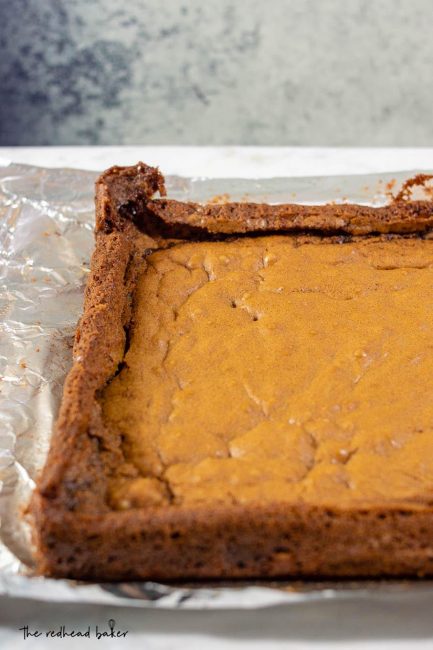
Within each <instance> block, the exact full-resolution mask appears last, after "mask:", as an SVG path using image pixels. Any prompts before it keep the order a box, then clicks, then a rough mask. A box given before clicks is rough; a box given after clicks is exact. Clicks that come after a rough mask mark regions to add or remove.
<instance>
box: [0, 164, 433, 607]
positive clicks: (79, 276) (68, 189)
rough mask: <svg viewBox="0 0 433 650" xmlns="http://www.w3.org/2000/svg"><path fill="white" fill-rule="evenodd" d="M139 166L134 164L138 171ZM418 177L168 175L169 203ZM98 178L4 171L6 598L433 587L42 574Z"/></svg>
mask: <svg viewBox="0 0 433 650" xmlns="http://www.w3.org/2000/svg"><path fill="white" fill-rule="evenodd" d="M133 162H135V161H131V164H132V163H133ZM415 173H416V172H414V171H408V172H398V173H394V174H393V173H390V174H380V175H357V176H345V177H344V176H343V177H341V176H329V177H305V178H273V179H265V180H260V179H255V180H245V179H203V178H180V177H173V176H172V177H168V178H167V179H166V180H167V190H168V195H169V197H171V198H177V199H180V200H192V201H207V200H213V201H225V200H249V201H255V202H267V203H282V202H295V203H296V202H298V203H305V204H313V203H325V202H329V201H335V202H342V201H346V202H355V203H363V204H368V205H381V204H383V203H385V202H386V201H388V200H389V196H390V192H391V191H392V192H394V193H395V192H396V191H398V188H399V186H400V185H401V183H402V182H403V181H404V180H405V179H407V178H409V177H411V176H413V175H414V174H415ZM96 177H97V174H96V173H94V172H88V171H81V170H72V169H44V168H40V167H31V166H26V165H17V164H13V165H9V166H5V167H0V278H1V279H0V282H1V292H0V366H1V368H0V518H1V525H0V594H8V595H10V596H16V597H25V598H32V599H36V600H51V601H57V602H61V601H64V602H89V603H101V604H111V605H119V606H126V605H127V606H135V607H164V608H190V609H194V608H196V609H199V608H236V607H238V608H254V607H265V606H270V605H276V604H282V603H287V604H290V603H298V602H303V601H308V600H320V599H329V598H351V597H357V598H358V597H362V598H363V597H368V598H381V599H389V598H410V597H411V594H413V593H414V592H417V593H419V592H420V591H429V590H433V582H432V581H427V580H424V581H421V580H420V581H415V580H414V581H401V580H398V581H351V582H326V583H323V582H315V581H308V582H302V581H287V580H284V581H283V580H282V581H275V580H274V581H261V582H258V581H251V582H244V581H243V582H233V583H230V582H220V583H207V584H203V583H198V584H185V585H164V584H157V583H154V582H131V583H115V584H114V583H101V584H94V583H92V584H91V583H78V582H75V581H72V580H53V579H47V578H42V577H37V576H34V575H33V573H32V548H31V537H30V526H29V522H28V520H27V519H26V514H25V507H26V504H27V502H28V499H29V496H30V494H31V491H32V489H33V487H34V480H35V477H36V476H37V473H38V471H39V470H40V469H41V467H42V466H43V463H44V460H45V457H46V453H47V451H48V447H49V443H50V437H51V432H52V429H53V425H54V422H55V418H56V415H57V411H58V407H59V402H60V398H61V393H62V386H63V382H64V379H65V376H66V373H67V372H68V370H69V368H70V365H71V359H72V343H73V337H74V331H75V326H76V323H77V320H78V318H79V316H80V314H81V309H82V301H83V290H84V286H85V283H86V276H87V274H88V272H89V260H90V255H91V252H92V249H93V243H94V240H93V226H94V181H95V179H96Z"/></svg>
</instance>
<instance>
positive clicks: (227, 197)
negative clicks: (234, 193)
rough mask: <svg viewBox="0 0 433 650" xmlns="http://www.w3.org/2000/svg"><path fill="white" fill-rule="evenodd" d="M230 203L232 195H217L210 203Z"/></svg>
mask: <svg viewBox="0 0 433 650" xmlns="http://www.w3.org/2000/svg"><path fill="white" fill-rule="evenodd" d="M229 201H230V194H227V193H225V194H215V196H213V197H212V198H211V199H209V201H208V203H228V202H229Z"/></svg>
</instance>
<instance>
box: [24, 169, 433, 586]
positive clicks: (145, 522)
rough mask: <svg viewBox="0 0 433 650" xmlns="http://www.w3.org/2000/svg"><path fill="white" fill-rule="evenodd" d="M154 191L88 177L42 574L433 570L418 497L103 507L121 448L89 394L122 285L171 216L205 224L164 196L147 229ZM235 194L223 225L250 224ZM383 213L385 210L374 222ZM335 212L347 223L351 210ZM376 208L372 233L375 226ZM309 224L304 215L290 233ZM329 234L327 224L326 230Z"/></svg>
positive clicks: (126, 310)
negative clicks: (88, 249) (90, 197)
mask: <svg viewBox="0 0 433 650" xmlns="http://www.w3.org/2000/svg"><path fill="white" fill-rule="evenodd" d="M157 190H159V191H160V192H161V193H162V194H163V193H164V184H163V178H162V176H161V175H160V174H159V172H158V171H157V170H155V169H153V168H149V167H147V166H146V165H143V164H142V163H140V164H139V165H137V166H135V167H129V168H117V167H116V168H111V169H110V170H107V172H105V173H104V174H102V176H101V177H100V178H99V179H98V181H97V183H96V229H95V230H96V243H95V251H94V253H93V256H92V262H91V273H90V275H89V280H88V283H87V287H86V292H85V301H84V309H83V315H82V317H81V319H80V322H79V324H78V326H77V331H76V337H75V344H74V352H73V355H74V362H73V366H72V369H71V371H70V372H69V374H68V377H67V379H66V381H65V386H64V393H63V399H62V403H61V407H60V412H59V416H58V420H57V424H56V427H55V432H54V434H53V438H52V442H51V446H50V450H49V454H48V458H47V461H46V463H45V466H44V469H43V471H42V473H41V476H40V477H39V479H38V481H37V487H36V489H35V491H34V493H33V495H32V499H31V503H30V507H29V511H30V514H31V517H32V520H33V530H34V540H35V544H36V553H35V561H36V569H37V571H38V573H41V574H44V575H48V576H54V577H59V578H60V577H62V578H76V579H94V580H125V579H154V580H176V579H203V578H253V577H255V578H263V577H277V576H290V577H310V578H311V577H340V578H341V577H355V576H362V577H367V576H368V577H372V576H427V575H433V507H432V505H431V504H428V503H425V504H424V503H413V504H408V503H407V502H404V503H398V502H395V503H394V502H389V503H385V504H377V503H370V504H368V503H367V504H361V505H359V506H356V507H350V508H347V507H341V508H335V507H333V508H331V507H318V506H317V507H313V506H309V505H306V504H299V505H296V506H291V505H290V506H287V505H283V504H270V505H264V504H249V505H248V506H240V505H232V506H216V507H214V508H204V507H197V508H190V509H184V508H182V509H176V508H166V509H165V508H160V509H148V510H144V509H137V510H129V511H125V512H114V511H111V510H110V509H109V508H108V506H107V504H106V501H105V486H106V480H107V476H108V475H109V473H110V471H111V470H112V469H113V468H114V467H115V466H116V463H118V462H121V461H122V459H123V457H122V448H121V441H120V440H119V439H118V438H117V437H116V436H115V435H113V434H110V433H109V432H108V431H106V429H105V428H104V426H103V423H102V420H101V413H100V407H99V404H98V401H97V399H96V396H97V393H98V390H100V389H101V388H102V387H103V386H104V385H105V383H106V382H107V381H108V380H109V379H110V378H111V377H112V376H113V374H114V373H115V372H116V370H117V368H118V366H119V364H120V363H121V361H122V358H123V353H124V348H125V343H126V329H127V326H128V322H129V318H130V295H131V291H132V288H133V286H134V282H135V277H136V273H138V272H140V271H141V270H142V269H143V268H144V266H145V264H146V262H145V258H144V257H143V250H144V249H145V248H146V246H149V247H150V248H158V247H162V246H166V245H169V244H170V243H171V242H172V239H171V238H174V239H176V238H177V237H179V230H175V231H173V230H171V226H172V222H173V220H176V219H177V221H176V228H177V226H178V225H179V224H180V226H181V227H182V228H183V236H187V237H190V238H192V239H194V238H195V237H197V236H198V237H199V238H201V235H202V233H197V232H196V231H194V228H195V227H196V226H197V224H196V223H190V222H189V221H188V217H185V216H184V218H183V221H182V219H179V218H178V217H179V213H180V214H182V215H185V212H184V210H185V209H184V207H182V206H181V207H180V208H178V210H179V211H178V212H176V207H175V206H174V204H173V202H165V205H168V206H169V207H168V208H167V213H166V214H164V212H163V213H162V216H161V214H160V215H159V217H158V218H159V220H160V221H161V223H159V222H155V221H154V220H153V219H151V227H150V228H149V231H150V234H149V233H146V234H143V232H144V231H145V230H146V228H145V222H146V218H147V215H148V211H149V210H150V211H152V210H153V211H154V208H155V205H156V204H157V203H158V202H157V201H153V200H152V199H151V196H152V195H153V193H154V192H155V191H157ZM419 203H422V204H423V205H422V206H421V207H422V210H421V213H422V215H424V216H425V215H426V214H429V215H430V217H431V215H432V214H433V206H432V204H431V203H430V202H428V201H425V202H410V201H407V202H402V203H401V214H402V215H403V217H401V218H399V219H396V220H395V223H397V224H399V223H404V224H405V230H404V231H403V232H412V233H416V232H417V231H416V228H415V227H416V215H417V214H419V210H420V208H419V207H418V204H419ZM396 204H397V205H398V204H399V202H396ZM162 205H163V204H162V203H161V205H158V210H159V211H160V212H161V206H162ZM178 205H179V204H178ZM188 205H189V204H188ZM242 205H243V204H228V207H227V209H226V210H223V211H221V210H219V212H218V215H219V216H218V218H219V219H220V223H221V222H222V221H224V223H225V224H229V226H230V224H231V225H232V226H233V228H232V230H231V232H230V234H231V235H233V234H235V232H245V230H244V231H239V228H240V227H242V213H244V217H245V215H248V219H251V218H252V219H253V222H254V215H253V217H251V211H252V212H254V210H257V208H255V207H254V206H253V207H252V208H251V204H248V205H247V207H245V208H243V207H242ZM407 206H409V209H407ZM220 207H223V206H220ZM272 207H274V206H272ZM277 207H279V206H275V208H277ZM356 207H360V206H355V208H356ZM292 209H293V208H290V210H292ZM290 210H289V211H290ZM361 211H362V210H361ZM192 212H193V211H192ZM321 212H322V211H321V210H320V209H317V208H316V209H315V210H314V211H313V213H311V212H310V215H306V216H307V217H312V216H314V214H315V213H318V214H319V220H320V223H321V227H320V228H318V227H316V224H315V223H314V220H313V221H311V219H310V226H311V225H312V230H313V231H314V232H319V231H320V232H322V231H323V230H326V228H325V229H323V214H321ZM325 212H326V211H325ZM355 212H356V210H355ZM397 212H398V210H397ZM275 214H276V213H275V211H274V216H275ZM293 214H295V213H293ZM357 214H358V216H359V214H360V213H359V212H358V213H357ZM362 214H365V213H364V212H362ZM389 214H390V213H389V212H388V213H384V216H383V219H382V223H386V222H387V219H388V217H389ZM392 214H395V206H393V211H392ZM173 215H174V216H173ZM345 215H346V218H347V219H348V222H349V223H350V222H351V218H350V217H351V215H349V217H348V216H347V211H346V213H345ZM387 215H388V216H387ZM268 216H269V215H268ZM277 216H278V218H279V219H280V220H282V221H280V222H279V223H275V222H274V223H273V224H272V228H265V227H263V228H262V229H261V230H262V231H263V232H265V231H266V232H267V231H268V230H271V231H275V230H276V231H278V230H279V231H281V232H287V231H288V230H290V229H288V228H287V221H286V219H287V218H284V217H282V216H281V213H279V214H278V215H277ZM352 216H353V215H352ZM424 216H422V219H421V222H420V228H419V230H420V231H422V232H424V222H425V218H424ZM230 217H231V218H232V221H230ZM271 217H272V215H271ZM377 217H378V215H377V214H376V216H375V217H374V219H376V221H374V220H373V219H372V222H371V223H372V224H373V223H374V228H375V229H374V230H372V232H377V229H376V228H377V223H378V222H377ZM430 217H429V218H430ZM201 218H202V221H201V223H200V224H199V227H200V228H201V230H203V228H205V229H207V232H208V234H209V233H212V232H215V233H216V234H218V231H217V229H216V228H215V212H212V210H210V214H208V215H207V217H206V215H204V217H203V215H201ZM218 218H217V221H218ZM363 218H365V217H363ZM260 219H263V216H260ZM379 221H381V219H380V218H379ZM408 222H410V223H411V227H410V229H409V230H408V229H407V227H406V226H407V223H408ZM250 223H251V222H250ZM256 225H257V224H256ZM268 225H269V224H268ZM325 225H326V224H325ZM264 226H266V224H264ZM167 228H168V229H167ZM190 228H192V230H189V229H190ZM236 229H237V230H236ZM308 230H309V228H308V224H307V223H306V222H305V221H304V222H303V225H302V228H300V227H299V223H298V225H297V226H296V228H294V229H293V230H292V231H293V232H304V231H306V232H308ZM222 231H223V234H224V235H227V234H228V233H227V232H224V228H222ZM338 231H339V232H340V229H338ZM254 232H256V230H255V229H254V228H251V233H252V234H254ZM328 232H333V233H334V234H336V233H335V229H334V228H329V229H328ZM388 232H389V231H388ZM340 234H341V233H340ZM344 234H345V236H347V235H348V234H351V233H347V232H346V233H344Z"/></svg>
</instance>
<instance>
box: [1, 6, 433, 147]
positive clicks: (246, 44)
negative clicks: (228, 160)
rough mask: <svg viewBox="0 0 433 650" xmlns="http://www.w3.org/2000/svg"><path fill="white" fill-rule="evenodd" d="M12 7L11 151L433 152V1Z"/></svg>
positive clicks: (4, 81) (4, 70) (4, 133)
mask: <svg viewBox="0 0 433 650" xmlns="http://www.w3.org/2000/svg"><path fill="white" fill-rule="evenodd" d="M0 12H1V15H0V29H1V41H0V42H1V50H2V52H1V56H0V88H1V94H2V97H1V101H0V144H2V145H15V144H17V145H45V144H269V145H279V144H281V145H282V144H285V145H290V144H292V145H430V146H431V145H433V116H432V113H433V68H432V63H433V36H432V24H433V2H432V0H237V1H236V0H206V1H204V0H189V1H188V0H183V1H182V0H180V1H176V0H128V1H123V2H122V1H121V0H0Z"/></svg>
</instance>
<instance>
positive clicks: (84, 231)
mask: <svg viewBox="0 0 433 650" xmlns="http://www.w3.org/2000/svg"><path fill="white" fill-rule="evenodd" d="M38 171H39V170H38ZM53 173H55V172H53ZM70 173H71V174H72V173H76V172H70ZM12 176H13V175H12ZM29 176H30V174H29ZM9 178H10V177H9ZM39 180H40V179H39ZM81 180H82V179H81ZM356 180H360V179H356ZM362 181H363V185H362V187H363V188H365V185H366V184H367V183H366V181H365V179H362ZM9 182H10V181H9ZM275 182H278V181H275ZM305 182H306V183H309V184H311V183H312V181H311V180H310V179H308V181H305ZM45 183H46V181H45ZM45 183H44V185H45ZM176 183H177V187H179V185H180V184H181V181H176ZM201 183H203V181H201ZM302 183H303V181H299V180H298V181H297V185H298V187H299V186H302ZM247 184H248V183H247ZM270 184H271V185H272V183H270ZM286 184H287V181H286ZM69 185H70V183H69ZM222 185H224V183H222ZM45 186H46V185H45ZM376 187H379V188H380V187H381V185H380V184H379V185H378V186H376ZM382 187H383V184H382ZM362 191H363V192H366V190H365V189H364V190H362ZM361 193H362V192H361ZM243 194H245V191H243ZM385 194H386V190H385V191H383V195H385ZM369 198H370V200H371V197H369ZM267 200H269V198H268V199H267ZM358 200H359V199H358ZM378 200H380V197H379V198H378ZM312 202H314V199H313V201H312ZM44 208H45V206H44ZM89 211H90V210H89ZM51 216H53V213H52V215H51ZM56 216H57V215H56ZM69 227H70V226H69ZM82 232H83V233H84V234H85V235H86V236H87V235H88V236H89V239H88V242H89V244H90V242H91V227H88V226H87V224H86V225H85V226H84V227H83V230H82ZM39 234H40V233H39ZM42 236H43V237H44V238H46V239H48V238H49V237H50V236H51V235H50V234H47V235H45V234H44V235H42ZM55 236H57V237H59V236H61V235H55ZM83 261H85V260H83ZM69 266H70V265H69ZM83 274H84V273H83ZM33 284H35V283H33ZM46 284H49V282H46ZM77 293H78V292H77ZM77 302H78V301H77ZM232 309H233V308H232ZM241 315H242V310H241ZM71 329H72V325H71ZM67 354H68V351H66V355H67ZM66 355H65V356H66ZM23 363H26V360H25V359H24V360H23ZM22 370H23V371H24V370H25V368H24V367H23V368H22ZM41 456H42V454H41ZM39 466H40V465H39ZM11 502H12V500H9V506H10V505H11ZM22 546H23V550H24V551H25V550H26V544H25V543H23V544H22ZM11 562H12V560H11ZM12 563H13V562H12ZM33 584H34V583H33ZM193 591H194V590H193ZM199 591H200V590H199V589H197V593H198V592H199ZM194 593H195V591H194ZM220 593H221V592H220ZM164 597H165V596H164Z"/></svg>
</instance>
